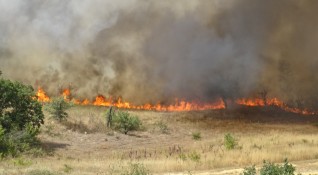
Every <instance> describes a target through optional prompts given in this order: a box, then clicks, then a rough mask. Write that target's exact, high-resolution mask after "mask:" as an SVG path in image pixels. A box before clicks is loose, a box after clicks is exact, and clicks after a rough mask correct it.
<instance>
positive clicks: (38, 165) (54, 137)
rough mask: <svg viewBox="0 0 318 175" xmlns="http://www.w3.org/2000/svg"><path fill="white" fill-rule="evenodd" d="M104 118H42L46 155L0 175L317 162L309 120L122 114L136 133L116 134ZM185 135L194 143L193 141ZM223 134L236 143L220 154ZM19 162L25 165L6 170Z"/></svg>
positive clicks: (234, 114)
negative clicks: (134, 121)
mask: <svg viewBox="0 0 318 175" xmlns="http://www.w3.org/2000/svg"><path fill="white" fill-rule="evenodd" d="M105 112H106V108H99V107H75V108H73V109H71V110H70V111H69V114H70V118H69V121H68V122H66V123H64V124H59V123H57V122H55V121H52V120H51V119H47V120H46V123H45V125H44V126H43V127H42V133H41V135H40V136H39V137H40V139H41V141H42V142H43V145H44V148H46V149H47V150H50V151H52V155H47V156H44V157H39V158H30V157H26V156H24V157H22V158H15V159H8V160H4V161H2V162H0V174H26V173H27V172H30V171H31V170H41V169H45V170H48V171H50V172H56V173H58V174H61V173H62V174H116V173H120V172H121V171H123V170H124V169H127V167H129V164H130V163H140V164H143V165H144V166H145V167H146V168H147V169H149V170H150V171H151V172H152V173H167V172H188V171H191V172H193V171H206V170H211V169H218V168H225V169H226V168H239V167H245V166H249V165H252V164H256V165H260V164H262V162H263V160H269V161H272V162H282V161H283V160H284V159H285V158H288V159H289V160H290V161H292V162H293V161H303V160H311V159H318V134H316V133H317V131H318V128H317V127H316V126H314V125H313V124H314V122H315V119H313V118H308V117H304V118H301V117H302V116H294V115H290V114H284V113H273V112H271V113H251V114H248V113H246V112H240V111H230V112H224V111H204V112H180V113H168V112H153V111H130V113H131V114H133V115H138V116H139V117H140V119H141V120H142V122H143V124H144V129H143V130H142V131H138V132H131V133H130V135H124V134H121V133H118V132H116V131H112V130H110V129H107V128H106V127H105ZM271 115H273V116H271ZM284 115H286V116H284ZM266 117H267V118H266ZM312 117H313V116H312ZM193 132H199V133H201V137H202V138H201V139H200V140H194V139H193V138H192V133H193ZM226 133H231V134H232V135H233V136H234V137H235V138H236V140H237V144H238V145H237V146H236V148H235V149H233V150H227V149H226V148H225V147H224V135H225V134H226ZM19 159H21V161H22V162H23V161H25V162H29V163H27V164H26V165H23V163H22V165H20V164H19V163H18V164H17V163H14V162H16V161H17V160H19ZM303 169H304V168H303ZM316 170H317V171H318V169H316Z"/></svg>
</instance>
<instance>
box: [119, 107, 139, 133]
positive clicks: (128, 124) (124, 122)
mask: <svg viewBox="0 0 318 175" xmlns="http://www.w3.org/2000/svg"><path fill="white" fill-rule="evenodd" d="M141 125H142V123H141V121H140V120H139V118H138V117H137V116H131V115H130V114H129V113H128V112H123V111H118V112H116V113H115V114H114V115H113V128H114V129H117V130H119V131H121V132H123V133H124V134H127V133H128V132H129V131H133V130H138V129H140V127H141Z"/></svg>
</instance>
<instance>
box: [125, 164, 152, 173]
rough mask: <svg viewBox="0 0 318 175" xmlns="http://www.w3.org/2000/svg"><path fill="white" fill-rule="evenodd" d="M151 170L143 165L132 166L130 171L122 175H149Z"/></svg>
mask: <svg viewBox="0 0 318 175" xmlns="http://www.w3.org/2000/svg"><path fill="white" fill-rule="evenodd" d="M149 174H150V172H149V170H147V169H146V167H145V166H144V165H142V164H138V163H136V164H131V165H130V167H129V169H128V170H126V171H124V172H123V173H122V174H121V175H149Z"/></svg>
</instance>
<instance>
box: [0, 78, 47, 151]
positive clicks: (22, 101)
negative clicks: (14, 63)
mask: <svg viewBox="0 0 318 175" xmlns="http://www.w3.org/2000/svg"><path fill="white" fill-rule="evenodd" d="M43 119H44V115H43V113H42V105H41V104H40V103H39V102H38V101H37V100H36V95H35V92H34V90H33V88H32V87H31V86H26V85H23V84H21V83H19V82H12V81H10V80H5V79H0V157H5V156H8V155H12V156H16V155H18V154H19V153H21V152H24V151H28V150H29V149H31V148H32V147H33V146H34V145H35V144H36V142H37V139H36V135H37V134H38V133H39V128H40V126H41V124H43Z"/></svg>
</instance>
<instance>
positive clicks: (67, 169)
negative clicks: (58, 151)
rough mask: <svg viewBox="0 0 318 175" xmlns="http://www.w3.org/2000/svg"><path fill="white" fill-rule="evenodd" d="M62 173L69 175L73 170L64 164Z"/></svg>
mask: <svg viewBox="0 0 318 175" xmlns="http://www.w3.org/2000/svg"><path fill="white" fill-rule="evenodd" d="M63 171H64V172H65V173H71V172H72V171H73V168H72V167H71V166H69V165H67V164H64V167H63Z"/></svg>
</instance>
